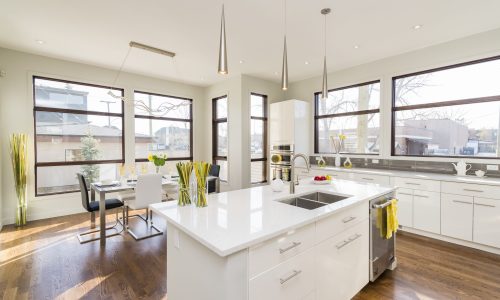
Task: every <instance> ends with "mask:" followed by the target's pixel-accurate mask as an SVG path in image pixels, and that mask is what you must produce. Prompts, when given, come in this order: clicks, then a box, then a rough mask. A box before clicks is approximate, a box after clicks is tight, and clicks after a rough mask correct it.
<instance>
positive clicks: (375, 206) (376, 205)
mask: <svg viewBox="0 0 500 300" xmlns="http://www.w3.org/2000/svg"><path fill="white" fill-rule="evenodd" d="M396 202H399V200H397V199H396ZM389 205H391V200H389V201H386V202H384V203H383V204H373V205H372V208H385V207H387V206H389Z"/></svg>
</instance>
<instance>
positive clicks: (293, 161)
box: [290, 153, 311, 194]
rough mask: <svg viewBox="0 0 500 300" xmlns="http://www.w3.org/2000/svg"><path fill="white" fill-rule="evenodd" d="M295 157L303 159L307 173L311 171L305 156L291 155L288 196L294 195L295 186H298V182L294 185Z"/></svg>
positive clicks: (300, 154)
mask: <svg viewBox="0 0 500 300" xmlns="http://www.w3.org/2000/svg"><path fill="white" fill-rule="evenodd" d="M297 157H302V158H303V159H304V161H305V162H306V167H307V171H308V172H309V170H310V169H311V166H310V165H309V159H308V157H307V156H306V155H305V154H302V153H297V154H294V155H292V157H291V158H290V194H295V185H296V184H298V180H297V183H295V159H297Z"/></svg>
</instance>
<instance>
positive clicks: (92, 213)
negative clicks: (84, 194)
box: [90, 189, 95, 229]
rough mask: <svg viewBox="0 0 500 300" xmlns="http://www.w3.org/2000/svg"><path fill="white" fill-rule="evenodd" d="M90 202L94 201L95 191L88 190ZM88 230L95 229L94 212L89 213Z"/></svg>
mask: <svg viewBox="0 0 500 300" xmlns="http://www.w3.org/2000/svg"><path fill="white" fill-rule="evenodd" d="M90 201H92V202H93V201H95V190H94V189H90ZM90 228H91V229H94V228H95V212H91V213H90Z"/></svg>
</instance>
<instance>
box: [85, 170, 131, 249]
mask: <svg viewBox="0 0 500 300" xmlns="http://www.w3.org/2000/svg"><path fill="white" fill-rule="evenodd" d="M76 177H77V178H78V183H79V184H80V192H81V195H82V206H83V208H84V209H85V210H86V211H88V212H89V213H90V214H91V215H90V223H91V226H90V230H88V231H86V232H82V233H79V234H78V235H77V237H78V240H79V241H80V244H84V243H88V242H92V241H96V240H98V239H99V237H96V238H91V239H84V238H83V237H84V236H85V235H88V234H92V233H96V232H98V231H99V229H95V213H96V211H97V212H98V211H99V201H90V199H89V189H88V188H87V182H86V180H85V177H84V176H83V174H81V173H77V174H76ZM105 207H106V210H108V209H116V222H115V224H114V225H113V226H110V227H106V230H109V229H113V228H115V227H116V225H118V208H120V207H121V208H122V218H123V217H124V216H125V211H124V208H125V207H124V206H123V202H121V201H120V200H118V199H106V205H105ZM122 231H123V226H122V230H120V231H119V232H116V233H113V234H109V235H106V238H108V237H112V236H115V235H119V234H120V233H121V232H122Z"/></svg>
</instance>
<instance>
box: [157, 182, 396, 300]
mask: <svg viewBox="0 0 500 300" xmlns="http://www.w3.org/2000/svg"><path fill="white" fill-rule="evenodd" d="M393 191H394V189H393V188H389V187H382V186H379V185H375V184H364V183H356V182H352V181H345V180H335V181H333V182H332V183H331V184H327V185H314V184H312V183H311V181H310V180H305V181H302V182H301V183H300V185H298V186H297V188H296V193H295V194H293V195H291V194H290V193H289V192H288V189H287V188H285V189H284V191H282V192H273V191H272V189H271V187H270V186H260V187H254V188H249V189H243V190H236V191H231V192H226V193H220V194H211V195H209V197H208V206H207V207H204V208H196V207H194V206H186V207H179V206H177V203H176V202H167V203H158V204H154V205H151V209H152V210H153V211H154V212H155V213H156V214H159V215H160V216H163V217H164V218H166V221H167V291H168V298H169V300H177V299H182V300H188V299H217V300H223V299H227V300H233V299H349V298H351V297H352V296H353V295H354V294H356V293H357V292H358V291H359V290H361V288H363V286H364V285H366V284H367V283H368V281H369V201H370V200H372V199H376V198H383V197H386V198H387V199H389V198H390V197H392V193H393ZM317 192H321V193H322V194H321V195H323V197H324V196H328V195H330V198H332V199H334V198H335V197H337V201H334V202H333V201H332V203H331V204H328V205H323V206H320V207H317V208H314V209H306V208H303V207H297V206H295V205H293V204H297V202H296V200H295V202H293V201H292V199H297V198H300V197H301V196H304V197H306V196H308V195H312V194H317ZM317 195H318V194H317ZM343 198H345V199H343ZM339 199H343V200H340V201H339ZM306 202H307V201H306ZM299 206H301V205H300V204H299ZM309 208H311V207H309Z"/></svg>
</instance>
